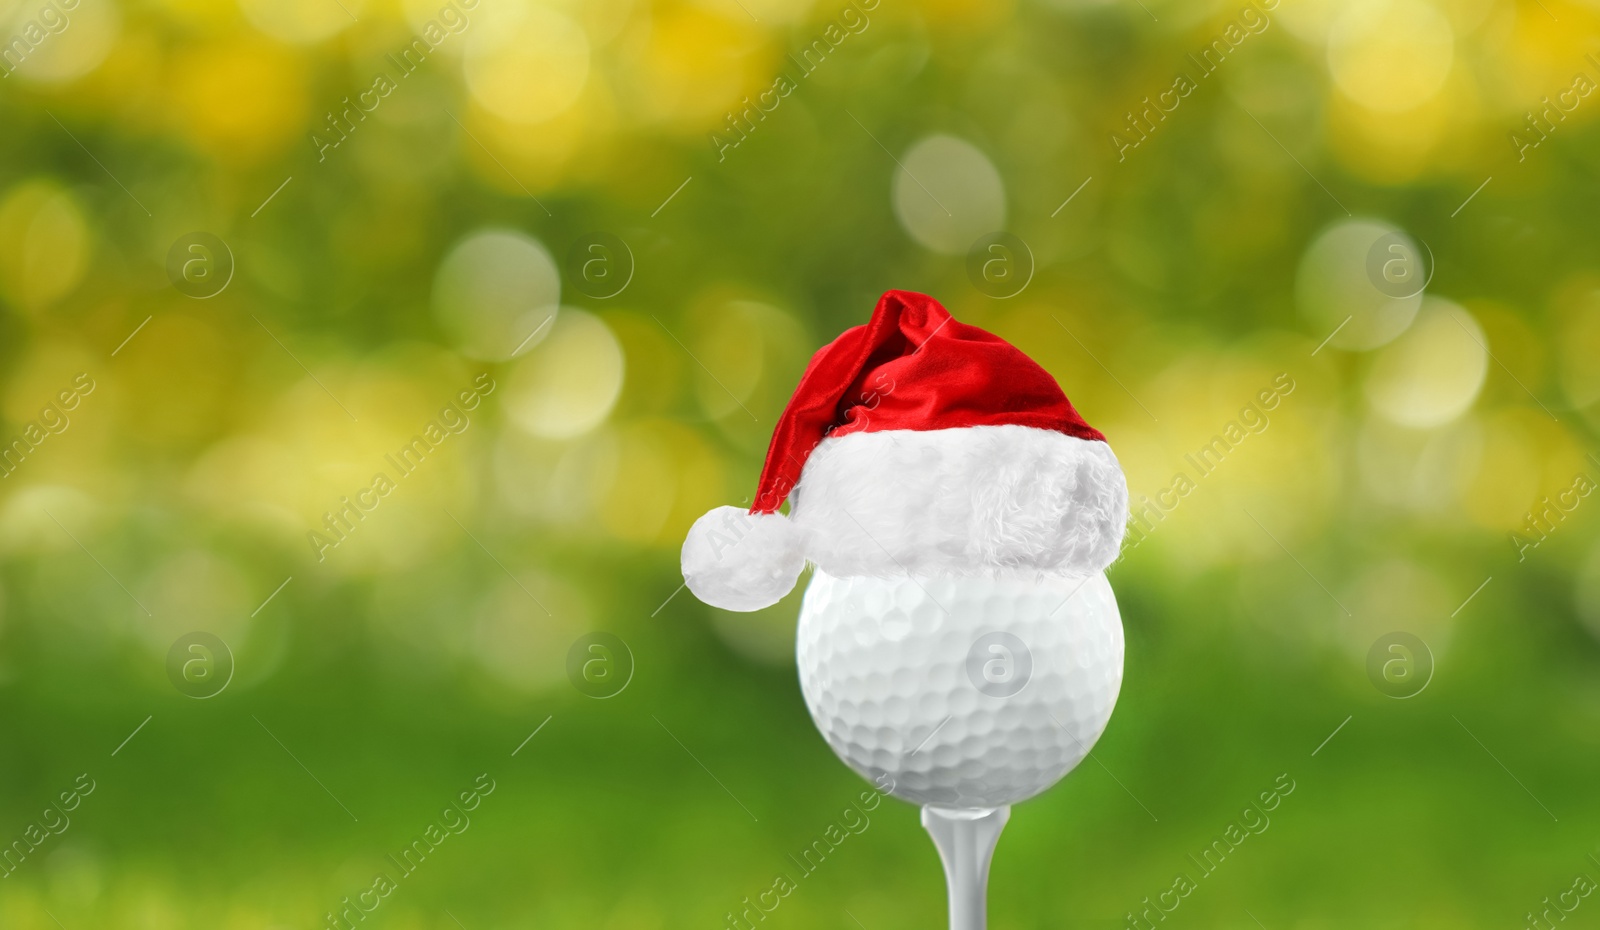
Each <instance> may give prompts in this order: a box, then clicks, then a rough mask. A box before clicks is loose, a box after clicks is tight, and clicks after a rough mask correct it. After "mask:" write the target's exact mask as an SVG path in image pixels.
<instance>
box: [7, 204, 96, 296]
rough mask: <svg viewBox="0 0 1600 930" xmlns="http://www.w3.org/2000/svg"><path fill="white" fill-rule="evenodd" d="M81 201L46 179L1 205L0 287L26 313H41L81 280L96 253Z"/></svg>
mask: <svg viewBox="0 0 1600 930" xmlns="http://www.w3.org/2000/svg"><path fill="white" fill-rule="evenodd" d="M90 235H91V234H90V232H89V228H88V225H87V223H86V221H85V218H84V215H83V210H82V208H80V207H79V206H78V202H77V199H76V198H74V197H73V196H72V194H71V193H69V192H68V191H67V190H65V189H64V188H62V187H61V186H60V185H59V184H58V183H56V182H55V181H52V180H48V179H44V178H36V179H33V180H29V181H24V182H22V183H21V184H18V185H17V186H15V187H13V188H11V189H10V190H9V191H7V192H6V194H5V199H4V200H3V201H0V289H3V291H4V293H5V296H6V298H7V299H8V300H10V301H12V302H13V303H15V304H17V305H18V306H20V307H22V308H23V309H25V310H30V311H37V310H41V309H43V308H44V307H46V306H47V305H49V304H50V303H51V302H53V301H55V300H57V299H59V298H61V297H63V296H65V295H66V294H67V293H68V292H70V291H71V290H72V289H73V288H74V287H76V286H77V284H78V281H79V280H81V279H82V277H83V273H84V270H85V267H86V265H87V263H88V259H89V255H90V252H91V249H92V240H91V238H90Z"/></svg>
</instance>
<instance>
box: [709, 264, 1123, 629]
mask: <svg viewBox="0 0 1600 930" xmlns="http://www.w3.org/2000/svg"><path fill="white" fill-rule="evenodd" d="M785 499H788V500H789V515H788V516H787V517H785V516H784V515H783V514H781V513H779V512H778V508H779V507H780V506H781V505H782V504H783V502H784V500H785ZM1127 519H1128V486H1127V482H1126V481H1125V480H1124V478H1123V475H1122V468H1121V466H1120V465H1119V464H1118V463H1117V458H1116V456H1114V455H1112V453H1111V447H1110V446H1108V445H1107V444H1106V441H1105V437H1104V436H1103V435H1101V434H1100V432H1099V431H1098V430H1096V429H1094V428H1092V427H1090V426H1089V424H1088V423H1085V422H1084V420H1083V417H1081V416H1079V415H1078V412H1077V411H1076V410H1074V409H1073V408H1072V404H1071V403H1070V402H1068V400H1067V397H1066V395H1065V394H1063V393H1062V391H1061V388H1060V386H1059V385H1057V384H1056V381H1055V379H1054V378H1052V377H1051V376H1050V374H1049V373H1048V372H1046V371H1045V370H1044V369H1043V368H1041V367H1040V366H1039V364H1038V363H1037V362H1035V361H1033V359H1030V358H1028V357H1027V356H1026V355H1024V354H1023V353H1022V352H1021V350H1019V349H1017V348H1016V347H1015V346H1013V345H1011V344H1010V343H1008V342H1006V341H1005V340H1004V339H1001V338H1000V337H998V336H995V335H993V334H992V333H988V332H985V331H984V330H981V329H979V328H977V327H976V326H968V325H967V324H965V323H961V322H959V321H957V320H955V319H954V318H953V317H951V316H950V313H949V311H947V310H945V308H944V307H941V306H940V305H939V303H938V301H935V300H934V299H933V298H932V297H929V296H927V295H926V294H917V293H913V292H911V291H889V292H888V293H886V294H884V295H883V297H882V299H880V300H879V301H878V306H877V309H875V310H874V311H873V313H872V319H871V320H870V321H869V322H868V323H867V325H865V326H857V327H854V328H852V329H849V330H846V331H845V333H844V334H843V335H841V336H840V337H839V338H837V339H835V340H834V341H833V342H831V343H829V344H828V345H826V346H823V347H822V349H820V350H819V351H818V352H817V354H816V355H814V356H812V358H811V363H810V364H809V365H807V366H806V370H805V374H804V375H802V376H801V378H800V386H799V387H797V388H796V389H795V392H794V396H793V397H792V398H790V400H789V405H788V406H787V407H786V408H784V411H783V416H782V417H780V418H779V420H778V426H777V429H775V430H774V431H773V434H772V445H771V446H770V447H768V449H767V461H766V465H765V467H763V468H762V470H761V483H760V485H759V486H758V487H757V489H756V497H755V505H754V506H752V507H751V508H750V509H749V511H744V510H742V509H740V508H737V507H718V508H716V509H715V510H712V511H711V512H710V513H708V514H706V515H705V516H703V517H701V518H700V519H699V520H697V521H695V524H694V526H693V527H691V528H690V530H689V536H688V539H686V540H685V541H684V544H683V578H684V581H685V582H686V583H687V584H688V586H689V590H691V591H693V592H694V593H695V596H696V597H698V598H700V600H702V601H704V602H705V603H707V604H710V605H712V606H714V607H722V608H724V609H727V610H758V609H760V608H762V607H767V606H770V605H772V604H775V603H777V602H778V600H779V599H781V598H782V597H783V596H784V595H785V594H787V593H788V592H789V591H790V589H792V588H793V587H794V583H795V580H796V579H797V578H798V577H799V575H800V571H801V569H802V568H804V567H805V563H806V562H807V561H808V560H809V561H811V562H813V563H815V564H816V565H817V566H818V567H819V568H820V569H821V570H823V571H825V572H827V573H828V574H830V575H834V576H838V577H845V576H852V575H866V576H876V577H891V576H898V575H912V576H916V577H928V576H938V575H973V574H990V575H992V574H999V573H1004V572H1022V573H1026V574H1030V575H1034V576H1038V575H1045V574H1054V575H1086V574H1090V573H1093V572H1098V571H1100V570H1102V569H1104V568H1105V567H1106V566H1107V565H1109V564H1111V562H1112V561H1113V560H1114V559H1116V557H1117V552H1118V550H1119V549H1120V548H1121V545H1122V535H1123V530H1124V528H1125V525H1126V523H1127Z"/></svg>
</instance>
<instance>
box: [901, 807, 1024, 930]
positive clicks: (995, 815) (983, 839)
mask: <svg viewBox="0 0 1600 930" xmlns="http://www.w3.org/2000/svg"><path fill="white" fill-rule="evenodd" d="M1010 819H1011V806H1010V805H1009V804H1008V805H1006V806H1004V807H994V808H980V809H976V810H971V809H968V810H953V809H951V808H945V807H934V806H933V805H931V804H929V805H924V806H923V808H922V826H923V827H924V828H925V829H926V830H927V831H928V834H929V835H930V836H932V837H933V845H934V846H936V847H938V849H939V859H940V860H941V861H942V862H943V863H944V877H945V882H946V883H947V885H948V886H949V889H950V930H984V928H985V927H986V926H987V925H988V922H989V920H988V898H989V863H990V862H992V861H993V860H994V848H995V845H996V844H997V843H999V842H1000V831H1001V830H1002V829H1004V828H1005V825H1006V821H1007V820H1010Z"/></svg>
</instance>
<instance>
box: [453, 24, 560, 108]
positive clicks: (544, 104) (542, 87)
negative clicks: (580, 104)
mask: <svg viewBox="0 0 1600 930" xmlns="http://www.w3.org/2000/svg"><path fill="white" fill-rule="evenodd" d="M485 19H489V20H491V21H489V22H486V23H484V24H482V25H483V28H478V29H475V30H473V31H472V32H471V34H470V35H469V36H468V38H467V47H466V59H465V61H464V62H463V65H462V67H463V69H464V71H465V74H466V78H467V87H468V88H469V89H470V90H471V91H472V96H473V99H475V100H477V101H478V103H480V104H482V105H483V107H484V108H485V109H487V110H488V111H489V112H491V113H493V114H495V115H496V116H498V117H500V118H502V119H505V120H510V121H511V122H514V123H541V122H544V121H545V120H547V119H550V118H551V117H553V116H555V115H557V114H559V113H561V112H562V111H564V110H566V109H567V108H568V107H570V106H572V104H573V102H574V101H575V100H577V99H578V95H579V93H581V92H582V91H583V85H584V82H585V81H587V80H588V78H589V42H588V39H587V37H586V36H585V35H584V32H583V27H582V26H579V25H578V24H577V23H575V22H573V21H572V20H571V19H569V18H567V17H566V16H565V15H563V14H562V13H560V12H557V11H556V10H552V9H550V8H548V7H544V6H535V5H532V4H528V3H522V4H516V3H509V2H508V3H506V4H505V8H504V10H502V11H499V12H497V13H496V14H494V15H493V16H492V17H490V16H485Z"/></svg>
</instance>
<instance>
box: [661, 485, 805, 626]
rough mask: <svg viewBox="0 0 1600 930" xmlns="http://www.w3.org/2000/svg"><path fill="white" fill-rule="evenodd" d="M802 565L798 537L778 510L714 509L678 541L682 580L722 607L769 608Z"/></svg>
mask: <svg viewBox="0 0 1600 930" xmlns="http://www.w3.org/2000/svg"><path fill="white" fill-rule="evenodd" d="M804 567H805V551H804V545H803V535H802V534H801V532H800V531H799V530H798V529H796V528H795V527H794V525H793V524H791V523H790V522H789V519H788V518H787V517H785V516H783V515H782V514H778V513H749V512H748V511H746V510H744V509H742V508H739V507H718V508H716V509H715V510H713V511H711V512H710V513H708V514H706V515H705V516H703V517H701V518H700V519H698V520H696V521H694V526H692V527H690V528H689V536H688V538H687V539H685V540H684V541H683V580H684V582H685V583H686V584H688V585H689V590H690V591H693V592H694V596H695V597H698V598H699V599H700V600H702V601H704V602H705V603H707V604H710V605H711V606H712V607H721V608H722V609H723V610H737V611H751V610H760V609H761V608H763V607H771V606H772V605H773V604H776V603H778V601H779V600H781V599H782V598H783V596H784V595H785V594H788V593H789V592H790V590H792V589H793V588H794V583H795V581H796V580H797V579H799V577H800V570H801V569H802V568H804Z"/></svg>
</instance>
